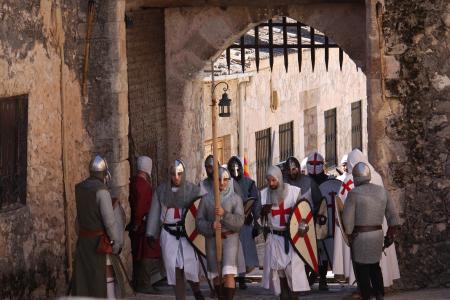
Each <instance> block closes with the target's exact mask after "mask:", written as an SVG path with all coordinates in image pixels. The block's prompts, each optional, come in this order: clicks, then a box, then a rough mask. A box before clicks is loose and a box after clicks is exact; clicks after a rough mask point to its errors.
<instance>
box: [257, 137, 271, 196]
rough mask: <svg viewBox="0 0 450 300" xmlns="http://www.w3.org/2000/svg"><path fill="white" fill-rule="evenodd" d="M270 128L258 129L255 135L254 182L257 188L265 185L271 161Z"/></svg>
mask: <svg viewBox="0 0 450 300" xmlns="http://www.w3.org/2000/svg"><path fill="white" fill-rule="evenodd" d="M270 131H271V129H270V128H267V129H264V130H261V131H258V132H256V133H255V136H256V184H257V186H258V188H262V187H264V186H265V185H266V173H267V170H268V169H269V166H270V162H271V154H272V151H271V138H270Z"/></svg>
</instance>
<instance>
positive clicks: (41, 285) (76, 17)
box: [0, 0, 130, 299]
mask: <svg viewBox="0 0 450 300" xmlns="http://www.w3.org/2000/svg"><path fill="white" fill-rule="evenodd" d="M87 3H88V1H83V2H80V1H74V0H61V1H55V0H53V1H51V0H40V1H38V0H31V1H10V0H7V1H4V2H3V3H2V6H1V7H0V18H1V19H2V22H1V25H0V26H1V30H0V97H10V96H15V95H21V94H27V95H28V158H27V175H28V176H27V199H26V205H24V206H23V207H21V208H19V209H16V210H13V211H9V212H0V286H1V289H0V298H11V299H15V298H20V299H31V298H32V299H49V298H53V297H55V296H57V295H62V294H64V293H65V292H66V291H67V282H66V280H67V279H68V278H69V276H70V274H69V273H70V265H71V261H70V257H71V256H70V255H67V254H71V253H73V250H74V247H75V240H76V234H75V226H74V224H75V214H76V212H75V203H74V186H75V184H76V183H77V182H79V181H81V180H82V179H83V178H85V177H86V176H87V174H88V169H87V165H88V162H89V160H90V158H91V156H92V155H93V154H94V153H99V154H101V155H104V156H106V158H107V159H108V162H109V163H110V167H111V169H112V173H113V182H112V190H113V194H114V195H115V196H117V197H118V198H119V199H120V200H121V202H122V203H123V204H126V203H127V202H128V201H127V198H128V177H129V176H128V174H129V170H128V162H127V160H126V159H127V157H128V137H127V135H128V107H127V96H128V91H127V82H126V57H125V26H124V9H125V1H112V0H111V1H99V5H98V6H97V14H96V17H95V22H94V30H93V40H92V43H91V59H90V72H89V96H88V97H82V96H81V89H80V86H81V78H82V73H81V70H82V62H83V57H84V45H85V42H84V41H85V33H86V10H87ZM61 53H62V54H63V55H61ZM0 101H1V100H0ZM63 135H64V138H63ZM63 150H65V151H63ZM63 158H64V161H65V164H63ZM64 170H65V171H64ZM63 178H64V181H63ZM64 190H65V192H66V201H65V200H64ZM65 207H66V208H67V209H66V210H65ZM66 212H67V214H66ZM65 215H67V222H66V220H65ZM66 233H68V235H67V234H66ZM66 237H69V240H67V238H66ZM66 247H70V249H66ZM123 255H124V256H125V257H127V258H129V257H130V255H129V247H125V249H124V252H123Z"/></svg>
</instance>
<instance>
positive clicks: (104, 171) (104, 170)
mask: <svg viewBox="0 0 450 300" xmlns="http://www.w3.org/2000/svg"><path fill="white" fill-rule="evenodd" d="M89 172H90V173H91V174H92V175H94V176H95V177H98V178H100V179H102V180H104V182H105V183H106V184H107V183H109V181H110V180H111V173H110V172H109V168H108V163H107V162H106V159H104V158H103V157H101V156H100V155H96V156H95V157H94V158H93V159H91V162H90V163H89Z"/></svg>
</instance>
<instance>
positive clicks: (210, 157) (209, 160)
mask: <svg viewBox="0 0 450 300" xmlns="http://www.w3.org/2000/svg"><path fill="white" fill-rule="evenodd" d="M213 166H214V156H213V155H212V154H210V155H208V157H207V158H206V159H205V171H206V175H207V176H208V178H211V179H212V178H213V176H214V171H213V170H212V169H209V168H208V167H213ZM219 166H220V163H219ZM208 169H209V170H208Z"/></svg>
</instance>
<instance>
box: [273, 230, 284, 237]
mask: <svg viewBox="0 0 450 300" xmlns="http://www.w3.org/2000/svg"><path fill="white" fill-rule="evenodd" d="M271 232H272V233H273V234H276V235H280V236H285V235H286V230H272V231H271Z"/></svg>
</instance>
